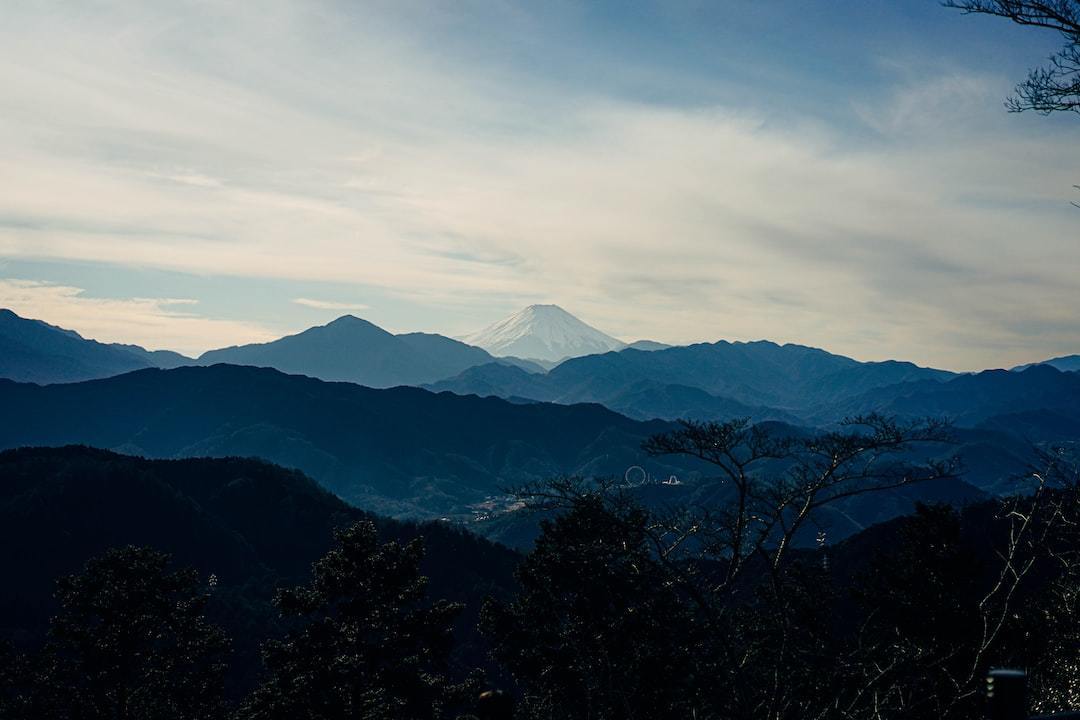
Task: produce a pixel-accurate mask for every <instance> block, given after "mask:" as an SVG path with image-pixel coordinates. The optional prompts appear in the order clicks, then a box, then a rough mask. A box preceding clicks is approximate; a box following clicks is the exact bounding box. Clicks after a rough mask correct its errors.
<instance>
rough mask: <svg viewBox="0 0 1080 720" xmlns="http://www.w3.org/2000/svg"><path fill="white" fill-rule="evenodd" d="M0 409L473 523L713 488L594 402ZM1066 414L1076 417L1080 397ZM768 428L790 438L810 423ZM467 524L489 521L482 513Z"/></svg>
mask: <svg viewBox="0 0 1080 720" xmlns="http://www.w3.org/2000/svg"><path fill="white" fill-rule="evenodd" d="M1051 372H1054V371H1052V370H1051ZM0 407H4V408H5V410H6V411H7V412H4V413H0V450H2V449H4V448H18V447H24V446H63V445H70V444H85V445H91V446H94V447H99V448H105V449H109V450H113V451H116V452H123V453H126V454H132V455H141V456H145V457H150V458H188V457H218V458H221V457H258V458H261V459H264V460H266V461H269V462H273V463H276V464H279V465H281V466H283V467H287V468H296V469H299V470H301V471H303V472H304V473H305V474H307V475H308V476H310V477H312V478H314V479H315V480H317V481H318V482H319V483H320V484H321V485H322V486H323V487H324V488H326V489H328V490H330V491H332V492H333V493H335V494H337V495H338V496H339V497H342V498H344V499H345V500H347V501H349V502H351V503H354V504H356V505H358V506H360V507H363V508H365V509H367V510H371V511H374V512H378V513H380V514H384V515H392V516H396V517H411V518H426V519H434V518H440V517H450V518H451V519H458V520H463V521H466V522H470V523H472V521H473V520H474V517H475V515H476V514H477V513H480V512H483V513H485V514H487V513H489V509H487V508H489V507H491V503H494V508H495V512H496V514H498V512H499V508H501V509H502V510H507V509H511V507H512V505H513V503H512V498H508V497H507V491H508V490H510V489H513V488H517V487H520V486H521V485H523V484H528V483H535V482H539V481H543V480H546V479H549V478H551V477H558V476H567V475H579V476H583V477H615V478H623V477H625V474H626V472H627V470H628V468H631V467H634V466H638V467H640V468H642V469H643V471H644V472H645V473H646V474H648V475H651V476H652V477H655V478H668V477H670V476H671V475H675V476H677V477H678V478H680V479H681V480H682V481H683V485H681V486H678V487H681V488H682V490H680V491H679V492H678V493H676V494H668V493H666V492H665V493H664V495H665V496H669V497H670V498H675V497H676V496H679V497H682V496H686V493H688V492H689V493H690V497H696V496H697V494H696V493H698V492H699V491H700V493H702V495H701V497H708V496H710V494H711V493H713V492H714V491H715V492H722V491H723V490H724V487H725V486H724V484H723V483H722V482H720V483H719V484H717V482H716V481H715V480H713V479H712V478H714V477H715V474H716V471H715V468H713V467H712V466H709V465H707V464H705V463H703V462H701V461H699V460H696V459H693V458H686V457H674V456H672V457H649V456H648V455H647V454H646V453H645V452H644V451H643V450H642V447H641V443H642V441H643V440H645V439H646V438H648V437H649V436H651V435H653V434H656V433H659V432H666V431H668V430H670V429H673V428H674V427H675V426H674V425H673V424H672V423H667V422H660V421H650V422H641V421H636V420H632V419H630V418H627V417H624V416H622V415H619V414H617V413H615V412H612V411H611V410H608V409H606V408H604V407H602V406H600V405H595V404H585V405H555V404H550V403H525V404H515V403H512V402H507V401H505V400H500V399H497V398H487V399H482V398H477V397H462V396H458V395H454V394H451V393H440V394H434V393H431V392H428V391H425V390H421V389H418V388H410V387H398V388H390V389H383V390H378V389H372V388H368V387H363V386H360V385H355V384H352V383H330V382H324V381H321V380H316V379H313V378H309V377H302V376H297V375H285V374H283V373H281V372H279V371H276V370H272V369H267V368H255V367H243V366H235V365H214V366H210V367H184V368H178V369H175V370H157V369H153V370H142V371H138V372H133V373H128V374H125V375H120V376H117V377H112V378H107V379H104V380H94V381H88V382H83V383H74V384H59V385H45V386H39V385H33V384H20V383H14V382H11V381H8V380H0ZM1074 415H1076V416H1078V417H1080V409H1078V410H1077V411H1076V412H1075V413H1074ZM771 426H772V428H773V429H774V431H775V432H779V433H791V434H795V435H797V436H798V435H803V434H805V433H807V432H813V431H811V430H807V429H805V428H798V427H793V426H791V425H784V424H782V423H772V424H771ZM969 435H970V438H968V439H967V440H965V446H966V445H968V444H973V443H978V442H982V446H983V447H992V448H1002V449H1004V448H1005V447H1006V446H1007V443H1003V442H1001V441H998V440H994V441H993V442H988V441H986V439H987V438H991V437H997V436H999V435H1001V436H1003V437H1004V435H1003V433H1002V431H1001V430H997V429H995V430H992V431H985V432H984V431H975V430H972V431H970V432H969ZM1027 447H1028V446H1026V445H1022V446H1021V452H1022V451H1023V449H1024V448H1027ZM948 451H949V452H950V453H951V452H952V449H951V448H950V449H948ZM1011 453H1012V451H1008V453H1006V455H1007V456H1011ZM1017 464H1020V461H1019V460H1014V461H1013V465H1017ZM978 467H980V468H982V467H986V468H987V470H986V474H985V475H980V476H978V477H973V478H971V479H970V480H968V481H967V482H964V481H957V482H950V483H945V484H943V485H942V484H937V485H935V486H934V487H930V486H927V487H925V488H921V489H919V490H918V491H917V492H916V493H915V494H914V495H905V494H900V495H897V496H895V497H892V496H890V497H891V499H890V500H889V501H888V502H886V501H884V500H882V501H881V502H879V503H877V504H875V505H873V506H872V507H871V506H866V507H862V506H860V505H859V504H858V503H853V504H851V505H850V506H845V509H844V511H843V512H841V513H834V514H831V516H830V517H831V521H830V525H831V526H832V532H833V533H834V534H837V535H842V534H848V533H850V532H854V531H856V530H858V529H860V528H861V527H862V526H864V525H865V524H867V523H868V522H876V521H877V520H878V519H884V517H885V516H889V517H891V516H892V515H895V514H897V513H901V512H908V511H910V508H911V507H912V503H913V502H915V501H917V500H919V499H920V498H923V499H930V498H939V499H940V498H948V499H950V501H953V500H957V499H962V498H965V497H970V496H971V495H972V493H975V494H978V493H979V490H977V489H975V488H981V487H984V486H987V485H995V484H997V483H999V482H1001V481H1002V477H1001V475H1000V473H998V472H997V471H996V470H995V469H994V466H992V465H990V466H987V465H986V464H983V465H978ZM1010 467H1012V465H1011V466H1010ZM968 482H970V483H971V484H970V485H969V484H968ZM972 486H974V488H973V487H972ZM673 492H674V491H673ZM660 499H661V500H662V499H663V498H660ZM845 513H846V515H845ZM883 513H884V515H883ZM470 527H476V528H477V529H478V531H480V532H486V531H485V530H484V528H485V527H487V525H486V524H485V523H483V522H480V523H479V525H477V524H476V523H472V524H471V525H470ZM492 528H493V532H498V528H497V526H492Z"/></svg>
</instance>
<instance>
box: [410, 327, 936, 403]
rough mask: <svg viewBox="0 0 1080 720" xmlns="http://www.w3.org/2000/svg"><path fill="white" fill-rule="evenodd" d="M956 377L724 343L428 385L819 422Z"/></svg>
mask: <svg viewBox="0 0 1080 720" xmlns="http://www.w3.org/2000/svg"><path fill="white" fill-rule="evenodd" d="M953 377H955V375H954V374H953V373H950V372H947V371H944V370H935V369H932V368H922V367H919V366H916V365H913V364H911V363H904V362H896V361H889V362H878V363H864V362H858V361H856V360H852V359H851V358H847V357H844V356H841V355H834V354H832V353H828V352H825V351H824V350H818V349H816V348H809V347H804V346H801V345H790V344H789V345H777V344H775V343H771V342H766V341H759V342H750V343H742V342H735V343H731V342H726V341H720V342H717V343H700V344H696V345H688V346H683V347H672V348H665V349H660V350H654V351H651V352H644V351H640V350H634V349H626V350H622V351H620V352H608V353H604V354H600V355H589V356H586V357H580V358H573V359H570V360H566V361H565V362H562V363H560V364H559V365H558V366H557V367H555V368H553V369H552V370H551V371H549V372H548V373H546V374H544V375H531V374H527V373H524V372H521V371H518V370H516V369H515V368H506V367H498V366H494V365H491V364H486V365H480V366H476V367H472V368H469V369H467V370H465V371H464V372H462V373H461V374H460V375H458V376H457V377H454V378H450V379H447V380H443V381H440V382H437V383H432V384H429V385H428V386H427V387H429V388H430V389H432V390H435V391H450V392H454V393H458V394H477V395H495V396H497V397H503V398H520V399H531V400H541V401H547V402H558V403H575V402H597V403H601V404H603V405H605V406H607V407H609V408H611V409H613V410H616V411H617V412H620V413H623V414H625V415H628V416H630V417H635V418H665V419H677V418H694V419H717V418H726V417H736V416H747V417H753V418H755V419H762V420H764V419H776V420H784V421H790V422H804V423H819V422H832V421H835V420H837V419H839V418H840V417H842V416H843V415H845V414H851V409H852V401H857V400H858V399H859V398H861V397H862V396H864V395H866V394H868V393H872V392H873V391H875V390H877V389H879V388H883V387H888V386H893V385H897V384H902V383H910V382H918V381H928V382H943V381H947V380H949V379H951V378H953ZM863 404H868V403H863ZM855 405H858V403H857V402H856V403H855Z"/></svg>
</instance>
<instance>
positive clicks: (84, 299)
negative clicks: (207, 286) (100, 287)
mask: <svg viewBox="0 0 1080 720" xmlns="http://www.w3.org/2000/svg"><path fill="white" fill-rule="evenodd" d="M196 305H197V302H196V301H195V300H192V299H190V298H125V299H116V298H95V297H88V296H87V295H86V293H85V291H84V290H83V289H82V288H77V287H71V286H67V285H56V284H53V283H48V282H42V281H37V280H21V279H3V280H0V307H3V308H8V309H10V310H13V311H14V312H16V313H18V314H19V315H22V316H23V317H29V318H34V319H35V320H44V321H45V322H48V323H50V324H53V325H58V326H61V327H65V328H67V329H71V330H76V331H78V332H79V334H80V335H82V336H84V337H88V338H92V339H94V340H99V341H101V342H123V343H135V344H137V345H142V346H143V347H146V348H148V349H151V350H158V349H169V350H178V351H180V352H183V353H186V354H190V355H198V354H199V353H201V352H203V351H204V350H209V349H211V348H215V347H222V346H226V345H233V344H237V343H248V342H265V341H267V340H273V339H274V338H275V337H276V335H275V334H274V333H273V332H271V331H269V330H267V329H265V328H262V327H259V326H257V325H253V324H249V323H240V322H234V321H229V320H221V319H216V318H209V317H205V316H203V315H200V314H198V313H197V312H194V306H196Z"/></svg>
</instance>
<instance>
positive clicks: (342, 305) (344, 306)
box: [293, 298, 371, 311]
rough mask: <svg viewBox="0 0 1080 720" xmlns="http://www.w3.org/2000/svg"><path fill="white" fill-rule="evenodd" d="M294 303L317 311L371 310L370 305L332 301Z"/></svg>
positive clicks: (299, 300) (299, 299) (308, 299)
mask: <svg viewBox="0 0 1080 720" xmlns="http://www.w3.org/2000/svg"><path fill="white" fill-rule="evenodd" d="M293 302H294V303H296V304H297V305H303V306H304V307H309V308H315V309H316V310H345V311H347V310H370V309H371V306H370V305H363V304H360V303H346V302H333V301H330V300H312V299H311V298H293Z"/></svg>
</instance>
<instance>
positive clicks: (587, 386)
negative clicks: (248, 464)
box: [0, 307, 1080, 539]
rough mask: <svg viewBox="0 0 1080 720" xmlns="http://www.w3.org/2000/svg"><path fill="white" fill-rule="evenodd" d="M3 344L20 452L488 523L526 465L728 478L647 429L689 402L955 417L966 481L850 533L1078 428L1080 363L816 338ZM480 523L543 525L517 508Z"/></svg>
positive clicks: (31, 330) (17, 336)
mask: <svg viewBox="0 0 1080 720" xmlns="http://www.w3.org/2000/svg"><path fill="white" fill-rule="evenodd" d="M545 318H546V319H550V318H555V319H556V320H557V322H556V323H554V324H550V325H546V324H545V323H544V322H543V321H544V319H545ZM519 319H529V322H528V323H524V324H521V323H518V324H510V325H507V326H506V327H505V328H504V329H508V328H509V327H511V326H513V327H515V328H516V329H517V330H519V331H520V330H522V329H523V328H525V327H530V328H533V329H535V330H536V335H537V336H538V337H539V338H540V339H537V340H536V342H541V339H543V340H544V341H546V342H547V344H546V345H543V347H544V348H547V349H548V350H552V349H553V348H562V349H558V350H553V352H563V351H564V350H565V349H566V348H571V347H576V348H578V350H581V349H582V348H583V347H584V345H582V344H581V342H578V341H577V340H574V339H573V338H574V337H578V338H580V337H582V336H584V337H591V338H594V339H595V335H593V334H592V333H591V332H585V331H582V332H581V333H579V334H577V335H575V334H574V333H571V332H570V330H571V329H574V328H577V329H578V330H580V328H579V327H578V326H577V325H576V324H575V323H573V322H570V321H567V320H566V318H565V317H564V311H562V310H559V309H558V308H550V307H548V308H544V309H539V310H537V309H535V308H534V309H532V311H530V312H528V313H526V314H524V315H522V316H521V318H519ZM564 321H565V322H564ZM553 327H562V328H563V329H564V330H566V332H564V333H563V334H561V335H560V334H559V333H557V332H555V331H554V330H553ZM585 327H587V326H585ZM540 328H542V330H541V329H540ZM590 330H591V329H590ZM575 332H576V331H575ZM503 337H504V338H510V337H511V334H510V333H504V335H503ZM529 337H531V336H530V333H529V332H525V333H519V334H518V337H517V339H518V340H522V339H527V338H529ZM604 337H607V336H604ZM556 341H558V342H556ZM596 342H601V341H600V340H596ZM560 343H561V344H560ZM575 343H576V344H575ZM510 346H511V345H507V346H506V347H510ZM517 347H519V348H525V349H528V347H540V346H539V345H534V346H526V345H518V346H517ZM0 348H3V349H4V350H5V352H4V353H3V354H2V355H0V374H2V375H6V376H7V377H8V378H10V379H9V380H0V407H3V408H4V409H5V411H6V412H5V413H3V415H2V416H0V448H15V447H20V446H28V445H49V446H55V445H66V444H71V443H79V444H87V445H92V446H95V447H101V448H106V449H110V450H114V451H119V452H124V453H130V454H136V455H145V456H147V457H157V458H179V457H199V456H211V457H222V456H252V457H259V458H263V459H265V460H268V461H271V462H275V463H278V464H280V465H282V466H285V467H289V468H298V469H301V470H303V471H304V472H305V473H307V474H308V475H310V476H311V477H312V478H314V479H316V480H317V481H318V482H319V483H320V484H321V485H322V486H323V487H325V488H327V489H329V490H331V491H333V492H334V493H336V494H337V495H339V496H340V497H342V498H344V499H346V500H347V501H349V502H352V503H355V504H357V505H358V506H360V507H363V508H366V509H369V510H373V511H377V512H381V513H384V514H388V515H394V516H399V517H417V518H438V517H443V516H451V517H454V518H456V519H461V520H466V521H471V520H472V519H473V518H474V517H476V516H479V515H488V514H491V513H495V514H498V513H499V512H501V511H504V510H507V509H509V505H508V502H509V501H508V500H507V499H506V491H507V490H508V489H511V488H514V487H517V486H520V485H521V484H523V483H529V482H535V481H539V480H543V479H546V478H548V477H551V476H554V475H566V474H578V475H583V476H592V477H599V476H614V477H620V476H622V475H623V473H625V472H626V471H627V469H628V468H630V467H632V466H641V467H642V468H643V470H644V472H645V473H646V474H647V475H649V476H652V477H655V478H666V477H668V476H670V475H676V476H677V477H679V478H680V479H682V480H684V481H686V484H684V485H683V486H681V487H680V488H679V489H677V490H675V489H670V490H665V491H664V493H667V494H668V495H671V496H672V497H674V495H675V494H679V495H680V496H686V497H697V494H699V493H706V494H708V493H710V492H713V489H710V488H713V486H712V485H710V484H709V482H710V481H708V472H709V469H708V468H705V467H703V466H701V465H699V464H695V463H694V462H691V461H687V460H672V459H663V460H659V459H656V458H649V457H647V456H645V455H644V454H643V452H642V450H641V443H642V441H643V440H644V439H645V438H647V437H648V436H650V435H651V434H654V433H657V432H662V431H664V430H665V429H669V428H671V427H672V425H671V424H670V422H668V421H672V420H676V419H684V418H691V419H706V420H717V419H721V420H722V419H728V418H733V417H750V418H752V419H753V420H754V421H755V422H771V423H774V424H775V426H776V427H778V428H783V430H782V432H790V433H796V434H801V433H806V432H816V430H815V429H814V428H820V427H829V426H831V425H832V424H833V423H836V422H838V421H839V420H840V419H842V418H843V417H845V416H852V415H858V414H864V413H882V414H885V415H889V416H895V417H898V418H900V419H908V418H912V419H913V418H917V417H923V416H927V415H929V416H933V417H947V418H951V419H952V420H954V421H955V423H956V425H957V427H958V431H957V432H958V437H957V441H958V445H957V448H956V449H958V450H959V451H960V452H961V453H962V454H964V455H965V460H966V461H967V464H968V468H969V470H968V473H967V474H966V475H965V476H964V478H963V480H961V481H956V484H953V485H942V486H939V487H937V488H927V489H926V490H925V492H927V493H931V495H930V496H927V495H919V494H918V493H916V494H915V495H912V496H907V495H905V496H897V497H891V499H887V500H886V499H882V500H880V501H877V504H876V505H874V506H873V507H870V506H854V505H853V506H852V507H845V508H843V513H842V514H841V515H837V516H835V517H833V518H831V519H830V520H829V521H830V522H832V523H833V524H834V525H835V527H837V528H839V529H838V530H837V532H838V533H839V534H840V535H843V534H845V533H849V532H855V531H857V530H859V529H861V528H862V527H865V526H866V525H867V524H868V523H870V522H876V521H878V520H881V519H884V518H887V517H891V516H892V515H894V514H897V513H902V512H906V511H908V510H909V509H910V508H911V507H912V503H913V502H915V501H917V500H919V499H927V498H928V497H931V496H932V497H937V498H943V499H946V500H948V501H959V500H960V499H962V498H971V497H974V496H977V495H978V494H979V493H986V492H991V493H993V492H999V491H1001V490H1003V489H1005V488H1007V487H1008V482H1009V478H1010V477H1011V476H1012V475H1013V474H1015V473H1016V472H1018V471H1020V470H1022V469H1023V468H1024V467H1025V463H1026V461H1027V458H1028V457H1029V456H1030V452H1031V449H1032V444H1036V445H1037V444H1040V443H1042V444H1045V443H1057V442H1073V441H1076V440H1077V439H1080V373H1075V372H1062V371H1060V370H1058V369H1056V368H1055V367H1053V366H1052V365H1049V364H1047V365H1038V366H1035V367H1030V368H1028V369H1026V370H1016V371H1012V372H1009V371H1004V370H998V371H986V372H982V373H977V374H963V375H957V374H954V373H950V372H947V371H943V370H936V369H932V368H923V367H919V366H916V365H913V364H911V363H905V362H897V361H889V362H878V363H866V362H859V361H856V360H853V359H851V358H847V357H843V356H840V355H835V354H832V353H828V352H826V351H824V350H819V349H815V348H809V347H804V346H799V345H777V344H775V343H771V342H765V341H759V342H749V343H743V342H726V341H720V342H716V343H700V344H696V345H690V346H685V347H671V348H667V347H659V348H656V347H653V346H651V345H650V346H649V349H648V350H639V349H635V348H633V347H624V348H622V349H620V350H612V351H605V352H602V353H599V354H592V355H586V356H582V357H577V358H570V359H567V360H564V361H563V362H561V363H558V364H556V365H555V366H554V367H553V368H552V369H551V370H550V371H547V372H544V371H543V369H542V368H541V367H540V366H539V365H537V364H534V363H531V362H529V361H525V360H520V359H516V358H497V357H494V356H493V355H492V354H491V353H489V352H487V351H486V350H484V349H482V348H478V347H474V346H471V345H468V344H466V343H463V342H461V341H457V340H452V339H450V338H446V337H443V336H440V335H432V334H423V333H410V334H402V335H394V334H392V333H389V332H387V331H385V330H383V329H382V328H379V327H377V326H375V325H373V324H372V323H370V322H367V321H365V320H361V319H359V318H356V317H352V316H345V317H342V318H339V319H338V320H335V321H334V322H331V323H329V324H327V325H324V326H319V327H315V328H311V329H309V330H307V331H304V332H302V333H299V334H297V335H292V336H289V337H285V338H282V339H280V340H277V341H274V342H271V343H265V344H259V345H248V346H241V347H233V348H225V349H222V350H216V351H211V352H208V353H206V354H204V355H203V356H202V357H200V358H198V359H197V360H195V359H191V358H184V357H183V356H180V355H176V354H175V353H167V352H164V353H161V352H157V353H152V352H148V351H146V350H144V349H142V348H138V347H135V346H123V345H106V344H102V343H98V342H95V341H92V340H86V339H84V338H82V337H81V336H79V335H78V334H77V333H74V332H71V331H67V330H63V329H60V328H57V327H54V326H51V325H48V324H45V323H41V322H38V321H35V320H27V319H23V318H19V317H18V316H16V315H14V314H13V313H10V312H5V313H2V314H0ZM546 351H547V350H546ZM185 365H193V366H192V367H185ZM198 365H208V366H203V367H200V366H198ZM157 366H164V367H175V369H171V370H162V369H160V368H159V367H157ZM176 366H179V367H176ZM242 366H262V369H260V368H259V367H242ZM284 373H291V374H284ZM302 376H307V377H302ZM88 378H101V379H91V380H89V381H88ZM319 378H321V379H319ZM327 380H329V381H333V382H327ZM33 383H38V384H33ZM50 383H51V384H50ZM396 385H414V386H421V385H423V386H424V387H423V388H422V387H391V386H396ZM365 386H366V387H365ZM378 388H389V389H378ZM483 396H488V397H483ZM918 492H924V491H922V490H920V491H918ZM515 522H516V521H515ZM479 527H480V528H481V530H482V531H484V532H491V533H495V534H499V535H500V536H502V534H503V533H507V534H506V535H505V537H508V538H518V539H520V538H521V537H523V536H522V535H521V534H520V528H519V527H517V526H516V525H515V524H514V523H511V527H510V528H509V529H507V527H506V526H505V523H502V522H501V521H500V522H499V523H490V524H489V523H485V524H482V525H481V526H479Z"/></svg>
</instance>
